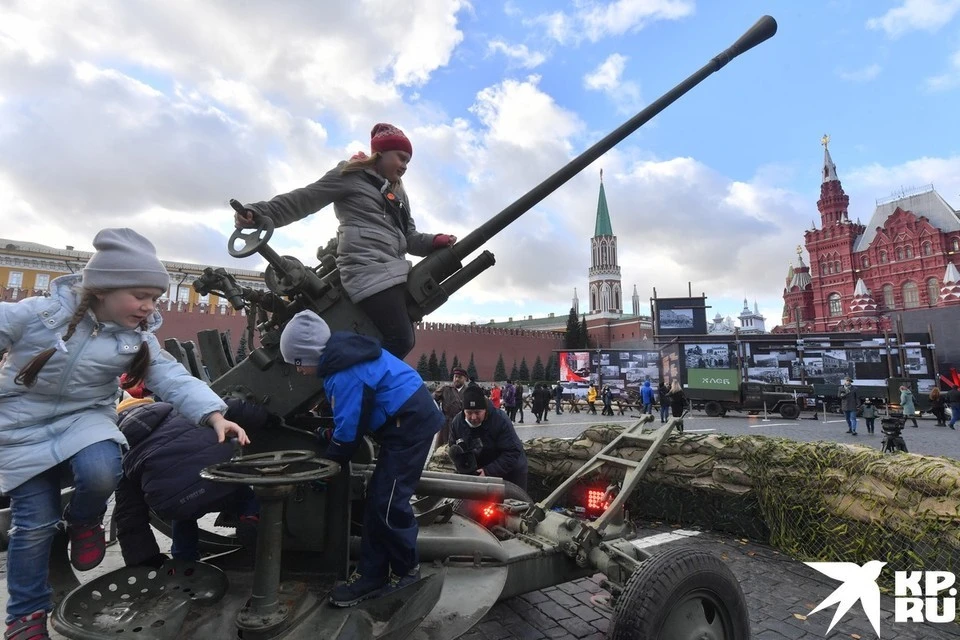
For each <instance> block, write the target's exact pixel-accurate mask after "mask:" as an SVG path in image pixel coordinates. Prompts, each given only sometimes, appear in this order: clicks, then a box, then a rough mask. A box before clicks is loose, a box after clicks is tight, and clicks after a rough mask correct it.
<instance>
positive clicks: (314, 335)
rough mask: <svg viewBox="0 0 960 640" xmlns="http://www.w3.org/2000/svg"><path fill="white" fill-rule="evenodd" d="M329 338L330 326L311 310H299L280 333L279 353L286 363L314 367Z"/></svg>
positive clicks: (318, 361)
mask: <svg viewBox="0 0 960 640" xmlns="http://www.w3.org/2000/svg"><path fill="white" fill-rule="evenodd" d="M329 339H330V327H328V326H327V323H326V322H324V321H323V318H321V317H320V316H318V315H317V314H315V313H314V312H313V311H301V312H300V313H298V314H297V315H295V316H293V317H292V318H291V319H290V322H288V323H287V326H285V327H284V328H283V333H282V334H280V354H281V355H282V356H283V360H284V362H286V363H288V364H295V365H303V366H307V367H315V366H317V364H319V363H320V356H322V355H323V350H324V349H326V347H327V340H329Z"/></svg>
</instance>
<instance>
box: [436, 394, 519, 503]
mask: <svg viewBox="0 0 960 640" xmlns="http://www.w3.org/2000/svg"><path fill="white" fill-rule="evenodd" d="M449 445H450V447H449V452H450V458H451V460H453V464H454V466H455V467H456V468H457V473H463V474H475V475H478V476H490V477H493V478H503V479H504V480H507V481H508V482H512V483H513V484H515V485H517V486H518V487H520V488H521V489H523V490H524V491H526V489H527V454H526V453H524V451H523V444H522V443H521V442H520V437H519V436H518V435H517V431H516V429H514V427H513V424H512V423H511V422H510V419H509V418H508V417H507V414H506V413H504V412H503V411H501V410H499V409H494V408H493V405H492V404H491V403H490V401H489V400H487V399H486V398H485V397H484V395H483V391H482V390H481V389H480V387H478V386H476V385H469V386H468V387H467V388H466V390H464V392H463V412H462V413H461V414H460V415H458V416H457V417H456V418H454V420H453V422H452V423H451V424H450V442H449Z"/></svg>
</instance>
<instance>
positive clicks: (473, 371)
mask: <svg viewBox="0 0 960 640" xmlns="http://www.w3.org/2000/svg"><path fill="white" fill-rule="evenodd" d="M467 377H468V378H470V379H471V380H478V379H479V378H480V376H478V375H477V365H475V364H474V363H473V351H471V352H470V364H468V365H467Z"/></svg>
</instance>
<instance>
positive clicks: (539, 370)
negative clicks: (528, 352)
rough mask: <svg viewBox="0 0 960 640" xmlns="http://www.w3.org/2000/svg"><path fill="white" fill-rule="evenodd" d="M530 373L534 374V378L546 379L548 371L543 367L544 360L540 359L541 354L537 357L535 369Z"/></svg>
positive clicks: (534, 364)
mask: <svg viewBox="0 0 960 640" xmlns="http://www.w3.org/2000/svg"><path fill="white" fill-rule="evenodd" d="M530 375H532V376H533V378H531V379H532V380H537V381H539V380H546V379H547V372H546V370H545V369H544V368H543V360H541V359H540V356H539V355H538V356H537V359H536V360H535V361H534V363H533V371H531V372H530Z"/></svg>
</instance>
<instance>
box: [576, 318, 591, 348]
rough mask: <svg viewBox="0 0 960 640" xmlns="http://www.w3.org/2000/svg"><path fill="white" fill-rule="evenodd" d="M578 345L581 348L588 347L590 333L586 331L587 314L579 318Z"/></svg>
mask: <svg viewBox="0 0 960 640" xmlns="http://www.w3.org/2000/svg"><path fill="white" fill-rule="evenodd" d="M578 346H579V347H580V348H581V349H589V348H590V334H589V333H587V316H583V318H581V320H580V344H579V345H578Z"/></svg>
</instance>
